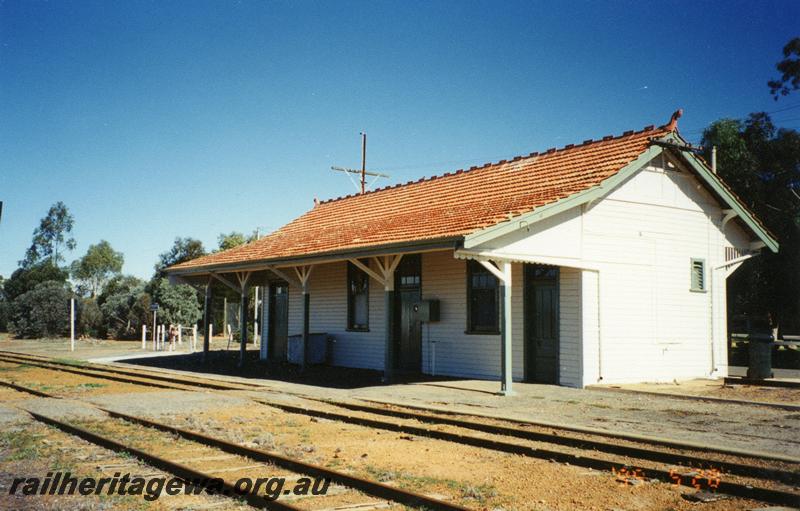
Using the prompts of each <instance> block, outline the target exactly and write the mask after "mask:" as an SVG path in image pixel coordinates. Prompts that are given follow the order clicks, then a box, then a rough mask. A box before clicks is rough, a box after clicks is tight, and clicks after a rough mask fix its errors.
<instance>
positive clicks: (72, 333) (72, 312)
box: [69, 298, 75, 351]
mask: <svg viewBox="0 0 800 511" xmlns="http://www.w3.org/2000/svg"><path fill="white" fill-rule="evenodd" d="M69 350H70V351H75V299H74V298H70V299H69Z"/></svg>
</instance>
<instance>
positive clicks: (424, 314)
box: [414, 300, 439, 323]
mask: <svg viewBox="0 0 800 511" xmlns="http://www.w3.org/2000/svg"><path fill="white" fill-rule="evenodd" d="M414 312H416V313H417V318H418V319H419V320H420V321H424V322H426V323H435V322H436V321H439V300H422V301H420V302H417V303H415V304H414Z"/></svg>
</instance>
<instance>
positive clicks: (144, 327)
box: [142, 325, 147, 350]
mask: <svg viewBox="0 0 800 511" xmlns="http://www.w3.org/2000/svg"><path fill="white" fill-rule="evenodd" d="M142 349H143V350H146V349H147V325H142Z"/></svg>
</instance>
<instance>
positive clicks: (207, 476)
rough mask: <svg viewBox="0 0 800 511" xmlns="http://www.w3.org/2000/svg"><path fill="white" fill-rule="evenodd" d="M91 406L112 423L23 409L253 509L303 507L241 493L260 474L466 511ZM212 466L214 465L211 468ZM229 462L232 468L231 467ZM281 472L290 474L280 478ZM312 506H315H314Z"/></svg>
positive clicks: (399, 501)
mask: <svg viewBox="0 0 800 511" xmlns="http://www.w3.org/2000/svg"><path fill="white" fill-rule="evenodd" d="M3 384H4V385H6V386H9V387H11V388H14V390H17V391H18V392H27V393H30V394H32V395H35V396H37V397H48V398H53V399H60V397H59V396H57V395H54V394H48V393H44V392H41V391H38V390H34V389H28V388H25V387H23V386H20V385H13V386H12V385H7V382H3ZM89 406H92V405H89ZM92 407H93V408H96V409H97V410H99V411H101V412H103V413H105V414H107V415H108V416H109V417H110V418H111V419H113V420H112V421H111V423H109V421H101V422H92V423H90V424H89V425H85V424H76V423H74V422H67V421H64V420H61V419H56V418H53V417H49V416H46V415H43V414H41V413H37V412H32V411H29V410H26V412H27V413H28V414H30V415H31V417H33V418H34V419H35V420H37V421H39V422H42V423H44V424H47V425H50V426H53V427H55V428H57V429H59V430H61V431H63V432H65V433H69V434H71V435H74V436H77V437H79V438H82V439H83V440H86V441H88V442H90V443H92V444H95V445H98V446H100V447H104V448H106V449H110V450H112V451H115V452H119V453H126V454H128V455H131V456H134V457H136V458H138V459H140V460H141V461H143V462H145V463H147V464H148V465H150V466H152V467H154V468H156V469H159V470H163V471H165V472H168V473H170V474H172V475H174V476H176V477H177V478H179V479H181V480H183V481H184V482H186V483H187V484H189V485H192V486H199V487H201V488H205V489H211V490H213V491H215V492H216V493H217V494H220V495H223V496H226V497H231V498H233V499H243V500H244V501H246V502H247V503H248V504H249V505H251V506H253V507H256V508H261V509H274V510H279V511H300V510H302V509H304V508H303V507H300V506H297V505H293V504H289V503H285V502H281V501H280V498H281V497H282V496H287V495H288V496H289V497H288V498H291V496H293V495H294V490H293V489H292V488H286V489H285V490H283V492H282V493H281V494H280V496H278V498H277V499H273V498H269V497H267V496H265V495H262V494H260V493H258V490H259V488H258V487H256V488H253V487H252V485H247V486H248V489H245V486H246V485H239V484H238V481H240V480H241V479H242V478H247V479H248V480H250V481H252V480H256V481H257V478H254V477H253V475H254V474H256V475H257V476H258V477H261V476H264V479H267V478H270V477H283V478H286V479H289V478H290V477H291V476H308V477H314V478H317V480H322V481H324V480H328V481H330V483H332V484H334V485H336V486H334V487H333V489H334V490H333V496H341V495H342V494H343V493H347V492H357V494H356V495H352V496H350V497H351V498H350V499H349V500H350V501H351V502H349V504H353V502H352V501H353V499H354V498H355V499H356V502H358V503H359V507H360V506H363V505H364V503H363V500H364V497H363V496H361V494H363V495H365V496H368V497H371V498H373V499H375V498H377V499H381V501H371V502H367V503H366V504H367V505H380V504H381V503H382V501H383V500H388V501H391V502H393V503H395V504H401V505H404V506H410V507H415V508H423V509H431V510H439V511H467V510H468V508H466V507H464V506H461V505H458V504H455V503H450V502H446V501H443V500H440V499H437V498H433V497H429V496H426V495H422V494H419V493H416V492H411V491H408V490H404V489H401V488H398V487H396V486H390V485H387V484H383V483H380V482H377V481H372V480H369V479H364V478H360V477H356V476H354V475H351V474H347V473H344V472H340V471H336V470H333V469H330V468H327V467H323V466H320V465H314V464H311V463H307V462H304V461H301V460H297V459H293V458H290V457H287V456H283V455H281V454H278V453H275V452H270V451H265V450H260V449H255V448H251V447H247V446H243V445H240V444H236V443H233V442H229V441H227V440H224V439H221V438H216V437H213V436H209V435H206V434H204V433H200V432H196V431H191V430H188V429H183V428H178V427H175V426H172V425H169V424H164V423H161V422H158V421H154V420H152V419H147V418H143V417H136V416H133V415H128V414H124V413H120V412H115V411H112V410H108V409H105V408H102V407H97V406H92ZM98 430H99V431H98ZM176 438H179V439H180V441H179V442H176V440H175V439H176ZM131 439H133V440H131ZM136 444H148V445H150V446H151V447H150V448H147V449H145V448H142V447H141V446H139V445H136ZM152 446H156V447H152ZM198 447H200V448H201V449H200V451H199V452H198V450H197V448H198ZM154 451H155V452H154ZM189 451H191V452H194V453H195V454H194V457H193V458H192V459H191V460H189V461H194V462H195V463H197V462H198V461H202V462H203V463H204V464H205V465H209V463H211V465H212V466H211V467H208V466H206V467H204V468H203V469H202V470H200V469H198V468H196V467H194V466H192V465H188V464H186V463H187V462H186V461H185V460H181V458H182V457H185V456H186V453H187V452H189ZM221 453H225V454H226V455H227V456H226V455H220V454H221ZM198 454H199V456H198ZM253 462H255V464H253ZM214 464H216V465H218V466H216V467H214V466H213V465H214ZM231 464H233V465H234V466H231ZM276 468H280V469H281V470H282V473H281V474H280V475H279V476H276V474H275V469H276ZM287 471H288V472H290V474H286V472H287ZM219 480H221V481H222V482H221V484H217V483H215V481H219ZM326 494H327V495H330V492H326ZM306 498H313V499H314V500H317V499H324V498H326V496H322V495H321V496H317V497H306ZM315 505H317V504H316V503H315Z"/></svg>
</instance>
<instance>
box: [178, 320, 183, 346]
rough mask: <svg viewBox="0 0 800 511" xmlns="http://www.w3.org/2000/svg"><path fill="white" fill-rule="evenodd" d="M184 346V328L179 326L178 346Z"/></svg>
mask: <svg viewBox="0 0 800 511" xmlns="http://www.w3.org/2000/svg"><path fill="white" fill-rule="evenodd" d="M182 344H183V328H182V327H181V326H180V325H178V346H180V345H182Z"/></svg>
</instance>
